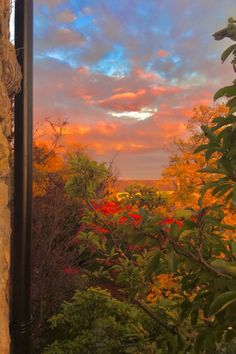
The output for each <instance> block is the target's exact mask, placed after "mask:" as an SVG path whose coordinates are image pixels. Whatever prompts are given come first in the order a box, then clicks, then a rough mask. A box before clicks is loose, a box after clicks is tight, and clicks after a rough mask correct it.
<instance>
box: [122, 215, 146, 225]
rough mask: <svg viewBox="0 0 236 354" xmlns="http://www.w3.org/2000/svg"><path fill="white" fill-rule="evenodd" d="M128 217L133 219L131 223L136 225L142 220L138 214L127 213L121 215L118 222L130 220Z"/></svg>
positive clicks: (123, 222)
mask: <svg viewBox="0 0 236 354" xmlns="http://www.w3.org/2000/svg"><path fill="white" fill-rule="evenodd" d="M130 219H133V220H132V224H133V225H137V224H138V223H139V222H140V221H141V220H142V216H141V215H139V214H133V213H128V216H121V218H120V220H119V221H118V223H119V224H125V223H126V222H127V221H130Z"/></svg>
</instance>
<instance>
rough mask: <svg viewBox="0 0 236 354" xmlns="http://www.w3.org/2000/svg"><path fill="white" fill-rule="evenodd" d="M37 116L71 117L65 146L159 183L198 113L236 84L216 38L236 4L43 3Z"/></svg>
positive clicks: (37, 39) (160, 0)
mask: <svg viewBox="0 0 236 354" xmlns="http://www.w3.org/2000/svg"><path fill="white" fill-rule="evenodd" d="M34 2H35V12H34V19H35V20H34V22H35V31H34V58H35V62H34V63H35V65H34V119H35V122H38V121H43V120H44V118H45V117H51V118H52V119H57V118H60V119H62V120H68V121H69V123H70V124H69V126H68V128H67V131H66V136H65V143H68V144H73V143H75V144H81V145H83V146H86V149H87V151H88V152H89V154H90V156H91V157H93V158H95V159H97V160H98V161H110V160H111V159H112V158H113V157H114V156H115V166H116V167H117V168H118V170H119V175H120V177H121V178H130V179H132V178H134V179H155V178H158V177H159V176H160V172H161V170H162V168H163V166H164V165H165V164H166V163H167V161H168V151H167V150H168V146H169V145H170V140H171V139H172V138H173V137H183V136H185V135H186V129H185V123H186V121H187V119H188V118H189V117H190V116H191V112H192V109H193V107H196V106H197V105H199V104H206V105H208V104H212V95H213V93H214V92H215V91H216V90H217V89H218V88H220V87H222V86H223V85H225V84H230V82H231V81H232V80H233V72H232V68H231V66H230V64H229V63H226V64H224V66H222V64H221V62H220V55H221V52H222V51H223V50H224V48H226V47H227V45H228V44H229V43H230V42H229V41H227V40H224V41H219V42H216V41H214V39H213V37H212V33H214V32H215V31H217V30H219V29H221V28H222V27H224V26H225V25H226V21H227V18H228V17H230V16H233V17H235V16H236V3H235V0H224V1H222V0H119V1H116V0H35V1H34Z"/></svg>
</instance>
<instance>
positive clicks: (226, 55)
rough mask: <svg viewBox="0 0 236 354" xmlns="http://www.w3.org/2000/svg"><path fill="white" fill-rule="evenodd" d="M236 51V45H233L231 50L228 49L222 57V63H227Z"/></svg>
mask: <svg viewBox="0 0 236 354" xmlns="http://www.w3.org/2000/svg"><path fill="white" fill-rule="evenodd" d="M234 50H236V44H232V45H231V46H230V47H229V48H227V49H226V50H225V51H224V52H223V54H222V55H221V60H222V63H224V62H225V60H226V59H227V58H228V56H229V55H230V54H231V53H232V52H233V51H234Z"/></svg>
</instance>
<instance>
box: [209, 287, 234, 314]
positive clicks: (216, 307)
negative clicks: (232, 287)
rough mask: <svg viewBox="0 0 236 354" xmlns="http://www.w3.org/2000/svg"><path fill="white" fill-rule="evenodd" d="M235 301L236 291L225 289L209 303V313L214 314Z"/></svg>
mask: <svg viewBox="0 0 236 354" xmlns="http://www.w3.org/2000/svg"><path fill="white" fill-rule="evenodd" d="M235 301H236V291H227V292H226V293H223V294H220V295H218V296H217V297H216V298H215V299H214V300H213V301H212V303H211V305H210V308H209V315H210V316H212V315H215V314H217V313H219V312H221V311H223V310H225V309H226V308H227V307H228V306H229V305H231V304H232V303H233V302H235Z"/></svg>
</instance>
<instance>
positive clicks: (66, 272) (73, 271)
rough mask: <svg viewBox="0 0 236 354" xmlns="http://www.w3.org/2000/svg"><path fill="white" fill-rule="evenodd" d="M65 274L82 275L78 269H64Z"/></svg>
mask: <svg viewBox="0 0 236 354" xmlns="http://www.w3.org/2000/svg"><path fill="white" fill-rule="evenodd" d="M63 272H64V273H65V274H69V275H75V274H78V273H80V269H78V268H64V269H63Z"/></svg>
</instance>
